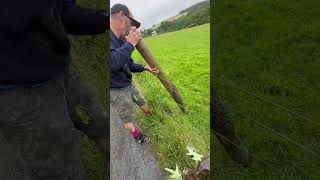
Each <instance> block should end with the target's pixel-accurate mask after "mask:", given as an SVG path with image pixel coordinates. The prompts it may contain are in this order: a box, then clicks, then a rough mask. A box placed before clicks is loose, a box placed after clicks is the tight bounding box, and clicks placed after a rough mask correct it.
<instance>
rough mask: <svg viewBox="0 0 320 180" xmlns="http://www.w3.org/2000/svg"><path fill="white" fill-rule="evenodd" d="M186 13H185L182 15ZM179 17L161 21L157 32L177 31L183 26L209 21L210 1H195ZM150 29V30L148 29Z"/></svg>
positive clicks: (197, 24) (187, 26)
mask: <svg viewBox="0 0 320 180" xmlns="http://www.w3.org/2000/svg"><path fill="white" fill-rule="evenodd" d="M184 13H186V15H182V14H184ZM179 14H180V15H181V17H179V18H177V19H175V20H170V21H162V22H161V24H160V26H159V27H158V28H156V29H155V30H156V31H157V33H158V34H161V33H166V32H172V31H177V30H180V29H184V28H189V27H193V26H199V25H202V24H205V23H209V21H210V2H209V1H202V2H200V3H197V4H195V5H193V6H191V7H189V8H187V9H185V10H183V11H181V12H180V13H179ZM149 31H152V30H148V32H149ZM145 35H146V36H148V35H151V33H147V34H145Z"/></svg>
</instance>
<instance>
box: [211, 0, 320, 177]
mask: <svg viewBox="0 0 320 180" xmlns="http://www.w3.org/2000/svg"><path fill="white" fill-rule="evenodd" d="M319 7H320V1H316V0H304V1H301V0H296V1H289V0H277V1H265V0H261V1H251V0H245V1H235V0H230V1H215V2H214V4H213V6H212V12H213V14H212V17H213V18H212V19H213V24H212V31H211V32H212V35H213V44H212V47H213V57H212V64H213V65H212V72H213V74H212V77H211V80H212V85H213V87H214V88H215V89H216V90H217V92H218V94H219V96H220V99H221V100H222V102H223V103H224V105H225V107H226V110H227V111H228V113H229V114H230V116H231V119H232V121H233V123H234V124H235V129H236V132H237V134H238V135H239V137H240V138H241V141H242V144H243V146H245V147H246V148H247V149H248V150H249V152H250V153H252V155H253V156H254V158H253V161H252V164H251V165H250V166H249V167H248V168H243V167H240V166H238V165H237V164H235V163H234V162H232V161H231V160H230V158H229V157H228V155H227V154H226V153H225V152H224V151H223V149H222V147H221V145H220V144H219V143H218V142H217V140H216V138H214V139H212V141H213V145H212V146H213V147H214V149H213V151H214V154H215V156H214V161H213V162H212V164H213V172H214V173H213V178H214V179H237V180H238V179H319V175H320V171H319V167H320V156H319V154H320V130H319V129H320V126H319V125H320V111H319V109H320V108H319V107H320V83H319V82H320V71H319V69H320V53H319V52H320V46H319V43H320V33H319V29H320V21H319V18H320V11H319ZM240 88H242V89H243V90H246V91H249V92H250V93H251V94H249V93H247V92H246V91H243V90H240ZM254 96H259V97H262V99H264V100H262V99H261V98H260V99H259V98H257V97H254ZM239 112H240V113H239ZM266 127H267V128H266Z"/></svg>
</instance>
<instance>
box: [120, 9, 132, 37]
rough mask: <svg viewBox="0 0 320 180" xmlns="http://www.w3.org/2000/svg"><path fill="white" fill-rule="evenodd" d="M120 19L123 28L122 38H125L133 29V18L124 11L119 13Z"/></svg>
mask: <svg viewBox="0 0 320 180" xmlns="http://www.w3.org/2000/svg"><path fill="white" fill-rule="evenodd" d="M119 19H120V30H121V35H120V38H122V39H125V37H126V35H128V33H129V31H130V29H131V20H130V19H129V18H128V17H127V16H126V15H125V14H124V13H123V12H122V11H121V12H120V13H119Z"/></svg>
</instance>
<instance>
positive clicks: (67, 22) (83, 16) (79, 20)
mask: <svg viewBox="0 0 320 180" xmlns="http://www.w3.org/2000/svg"><path fill="white" fill-rule="evenodd" d="M62 21H63V24H64V27H65V29H66V31H67V33H69V34H73V35H95V34H101V33H104V32H105V31H106V30H107V29H109V15H107V13H106V11H105V10H94V9H89V8H83V7H80V6H78V5H76V1H75V0H63V13H62Z"/></svg>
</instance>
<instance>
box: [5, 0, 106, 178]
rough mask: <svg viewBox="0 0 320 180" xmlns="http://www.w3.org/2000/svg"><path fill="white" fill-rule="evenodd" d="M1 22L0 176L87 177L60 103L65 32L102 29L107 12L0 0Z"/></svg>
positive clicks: (69, 3)
mask: <svg viewBox="0 0 320 180" xmlns="http://www.w3.org/2000/svg"><path fill="white" fill-rule="evenodd" d="M0 22H1V23H0V117H1V118H0V149H1V152H4V153H0V179H4V180H7V179H8V180H9V179H10V180H15V179H19V180H20V179H32V180H33V179H46V180H50V179H52V180H53V179H54V180H56V179H59V180H67V179H68V180H73V179H74V180H84V179H86V176H85V172H84V168H83V164H82V160H81V156H80V145H79V134H78V132H77V131H76V129H75V128H74V125H73V124H72V121H71V120H70V116H69V113H68V108H67V102H66V87H65V78H66V74H67V72H68V68H69V63H70V44H69V41H68V37H67V34H74V35H85V34H87V35H93V34H99V33H104V32H105V31H106V30H107V29H108V28H109V17H108V15H107V14H106V12H105V11H103V10H93V9H87V8H82V7H79V6H77V5H76V2H75V0H49V1H43V0H29V1H17V0H3V1H1V6H0Z"/></svg>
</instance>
